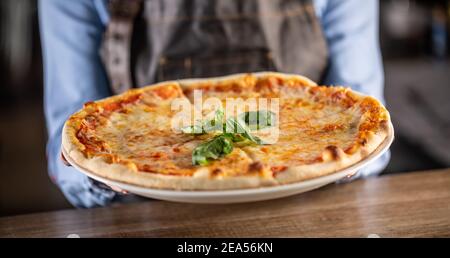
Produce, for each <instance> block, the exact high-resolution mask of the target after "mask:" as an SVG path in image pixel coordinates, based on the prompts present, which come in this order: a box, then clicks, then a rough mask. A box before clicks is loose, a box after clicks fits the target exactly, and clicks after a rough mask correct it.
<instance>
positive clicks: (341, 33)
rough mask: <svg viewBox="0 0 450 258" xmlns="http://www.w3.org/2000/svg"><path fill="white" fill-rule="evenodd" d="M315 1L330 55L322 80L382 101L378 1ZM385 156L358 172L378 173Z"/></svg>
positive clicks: (385, 160) (385, 158) (385, 159)
mask: <svg viewBox="0 0 450 258" xmlns="http://www.w3.org/2000/svg"><path fill="white" fill-rule="evenodd" d="M315 4H316V8H317V10H316V11H317V13H318V16H319V18H320V20H321V23H322V28H323V31H324V34H325V37H326V40H327V44H328V49H329V55H330V57H329V67H328V71H327V74H326V77H325V81H324V84H327V85H344V86H350V87H351V88H352V89H354V90H357V91H359V92H362V93H365V94H367V95H371V96H374V97H375V98H377V99H379V100H381V101H382V102H383V103H384V96H383V88H384V85H383V84H384V76H383V67H382V59H381V52H380V46H379V37H378V35H379V32H378V24H379V13H378V10H379V3H378V1H377V0H364V1H361V0H345V1H343V0H328V1H326V2H324V1H323V0H322V1H316V3H315ZM389 157H390V154H389V152H387V153H386V154H385V155H383V156H381V157H380V158H379V159H378V160H376V161H375V162H374V163H372V164H371V165H369V166H367V167H366V168H364V169H363V170H361V171H359V172H358V176H369V175H374V174H378V173H380V172H381V171H382V170H383V169H384V168H385V167H386V165H387V163H388V162H389Z"/></svg>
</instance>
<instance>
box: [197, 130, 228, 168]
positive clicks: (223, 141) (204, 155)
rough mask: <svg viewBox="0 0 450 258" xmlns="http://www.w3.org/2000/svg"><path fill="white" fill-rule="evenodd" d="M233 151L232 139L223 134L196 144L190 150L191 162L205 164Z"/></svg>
mask: <svg viewBox="0 0 450 258" xmlns="http://www.w3.org/2000/svg"><path fill="white" fill-rule="evenodd" d="M232 151H233V141H232V139H230V138H229V137H227V136H225V135H219V136H216V137H214V138H213V139H212V140H210V141H207V142H204V143H202V144H200V145H198V146H197V147H196V148H195V149H194V151H193V152H192V164H194V165H202V166H204V165H207V164H208V163H209V162H210V161H211V160H215V159H219V158H221V157H223V156H225V155H227V154H229V153H231V152H232Z"/></svg>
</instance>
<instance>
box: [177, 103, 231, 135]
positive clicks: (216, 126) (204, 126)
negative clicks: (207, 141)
mask: <svg viewBox="0 0 450 258" xmlns="http://www.w3.org/2000/svg"><path fill="white" fill-rule="evenodd" d="M223 118H224V114H223V111H222V110H221V109H218V110H216V113H215V114H214V117H213V118H212V119H209V120H205V121H203V122H202V121H197V123H196V124H194V125H191V126H186V127H183V128H181V131H182V132H183V133H186V134H193V135H201V134H206V133H210V132H213V131H218V130H221V129H222V124H223Z"/></svg>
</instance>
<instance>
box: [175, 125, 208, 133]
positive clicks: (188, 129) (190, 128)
mask: <svg viewBox="0 0 450 258" xmlns="http://www.w3.org/2000/svg"><path fill="white" fill-rule="evenodd" d="M181 132H183V133H185V134H205V133H206V132H205V131H204V130H203V127H201V126H199V125H191V126H186V127H183V128H181Z"/></svg>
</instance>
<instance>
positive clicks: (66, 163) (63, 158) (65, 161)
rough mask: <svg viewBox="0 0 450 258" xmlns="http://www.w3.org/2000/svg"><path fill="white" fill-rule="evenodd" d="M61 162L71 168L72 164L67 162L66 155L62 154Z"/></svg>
mask: <svg viewBox="0 0 450 258" xmlns="http://www.w3.org/2000/svg"><path fill="white" fill-rule="evenodd" d="M60 154H61V160H62V162H63V163H64V165H66V166H68V167H71V166H72V165H70V163H69V162H68V161H67V159H66V157H64V154H63V153H62V152H61V153H60Z"/></svg>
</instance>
